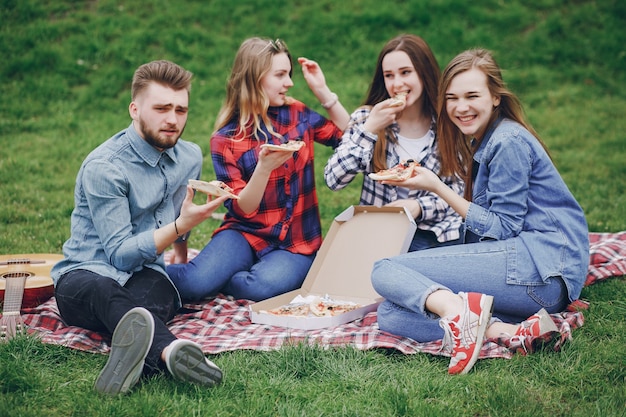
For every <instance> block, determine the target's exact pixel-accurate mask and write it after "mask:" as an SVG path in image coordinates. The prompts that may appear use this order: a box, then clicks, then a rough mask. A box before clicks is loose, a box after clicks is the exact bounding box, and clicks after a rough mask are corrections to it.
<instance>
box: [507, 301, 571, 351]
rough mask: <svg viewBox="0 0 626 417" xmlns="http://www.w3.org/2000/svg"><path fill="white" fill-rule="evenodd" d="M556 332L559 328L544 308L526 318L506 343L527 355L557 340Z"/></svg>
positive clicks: (510, 347)
mask: <svg viewBox="0 0 626 417" xmlns="http://www.w3.org/2000/svg"><path fill="white" fill-rule="evenodd" d="M555 333H559V329H558V328H557V327H556V324H554V321H553V320H552V318H551V317H550V314H548V312H547V311H546V310H545V309H543V308H542V309H541V310H539V311H538V312H537V313H535V314H533V315H532V316H530V317H529V318H527V319H526V320H524V321H523V322H522V323H521V324H520V326H519V328H518V329H517V332H515V334H514V335H513V336H511V337H510V338H509V340H508V341H506V342H505V345H506V346H507V347H508V348H509V349H511V350H514V351H516V352H518V353H521V354H522V355H526V354H528V353H533V352H535V351H536V350H539V349H540V348H542V347H545V346H546V345H548V344H550V343H551V342H555V341H556V338H555V337H554V335H555Z"/></svg>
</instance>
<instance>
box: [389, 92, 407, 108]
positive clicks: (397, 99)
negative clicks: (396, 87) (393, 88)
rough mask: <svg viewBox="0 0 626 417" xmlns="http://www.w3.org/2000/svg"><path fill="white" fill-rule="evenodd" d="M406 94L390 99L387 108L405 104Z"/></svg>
mask: <svg viewBox="0 0 626 417" xmlns="http://www.w3.org/2000/svg"><path fill="white" fill-rule="evenodd" d="M406 95H407V93H406V92H402V93H398V94H396V95H395V96H394V97H392V98H391V99H390V101H389V104H388V105H387V107H400V106H402V105H403V104H405V103H406Z"/></svg>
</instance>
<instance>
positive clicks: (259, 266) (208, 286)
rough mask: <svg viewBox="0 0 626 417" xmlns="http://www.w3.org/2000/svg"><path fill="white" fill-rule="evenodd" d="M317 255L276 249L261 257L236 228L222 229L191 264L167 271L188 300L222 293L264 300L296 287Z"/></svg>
mask: <svg viewBox="0 0 626 417" xmlns="http://www.w3.org/2000/svg"><path fill="white" fill-rule="evenodd" d="M314 258H315V255H300V254H296V253H291V252H289V251H286V250H281V249H275V250H271V251H269V252H267V253H264V254H263V255H261V256H260V257H259V256H257V254H256V253H255V251H254V250H253V249H252V247H251V246H250V244H248V241H247V240H246V239H245V238H244V237H243V235H242V234H241V233H239V232H238V231H236V230H222V231H221V232H219V233H218V234H216V235H215V236H213V238H212V239H211V240H210V241H209V243H208V244H207V245H206V246H205V247H204V249H202V251H201V252H200V253H199V254H198V255H197V256H196V257H195V258H194V259H192V260H191V261H190V262H189V263H186V264H172V265H169V266H168V267H167V273H168V275H169V276H170V278H171V279H172V282H173V283H174V285H175V286H176V288H177V289H178V291H179V292H180V295H181V297H182V298H183V299H184V300H200V299H203V298H206V297H209V296H214V295H216V294H218V293H222V294H225V295H232V296H233V297H235V298H237V299H247V300H252V301H260V300H264V299H266V298H270V297H274V296H276V295H279V294H283V293H285V292H287V291H291V290H295V289H297V288H300V287H301V286H302V282H303V281H304V278H305V277H306V275H307V273H308V272H309V268H310V267H311V264H312V263H313V259H314Z"/></svg>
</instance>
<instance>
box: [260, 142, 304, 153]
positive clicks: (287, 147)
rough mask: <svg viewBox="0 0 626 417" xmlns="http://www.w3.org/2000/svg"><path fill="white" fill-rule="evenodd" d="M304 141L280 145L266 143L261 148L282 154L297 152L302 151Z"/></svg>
mask: <svg viewBox="0 0 626 417" xmlns="http://www.w3.org/2000/svg"><path fill="white" fill-rule="evenodd" d="M303 146H304V141H302V140H290V141H288V142H286V143H281V144H280V145H274V144H273V143H264V144H262V145H261V148H267V149H269V150H270V151H282V152H296V151H299V150H300V149H302V147H303Z"/></svg>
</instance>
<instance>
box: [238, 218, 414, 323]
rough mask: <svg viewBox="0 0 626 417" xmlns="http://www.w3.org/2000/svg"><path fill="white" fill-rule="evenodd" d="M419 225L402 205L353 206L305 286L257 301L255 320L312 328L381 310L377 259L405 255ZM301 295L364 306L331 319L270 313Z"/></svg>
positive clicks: (331, 235) (329, 238)
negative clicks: (374, 276)
mask: <svg viewBox="0 0 626 417" xmlns="http://www.w3.org/2000/svg"><path fill="white" fill-rule="evenodd" d="M416 228H417V226H416V224H415V221H414V220H413V218H412V217H411V215H410V213H409V212H408V211H407V210H406V209H405V208H402V207H374V206H351V207H349V208H348V209H346V210H345V211H343V212H342V213H341V214H339V215H338V216H337V217H335V219H334V221H333V224H332V225H331V227H330V230H329V231H328V234H327V235H326V238H325V239H324V242H323V243H322V246H321V248H320V250H319V252H318V253H317V256H316V257H315V260H314V261H313V264H312V265H311V269H310V270H309V273H308V274H307V276H306V278H305V279H304V282H303V283H302V287H301V288H299V289H297V290H294V291H290V292H288V293H285V294H282V295H278V296H276V297H272V298H270V299H267V300H263V301H260V302H258V303H254V304H251V305H250V312H251V320H252V322H253V323H259V324H268V325H272V326H281V327H291V328H297V329H305V330H311V329H320V328H324V327H333V326H338V325H340V324H344V323H348V322H350V321H353V320H356V319H359V318H361V317H363V316H364V315H366V314H367V313H369V312H371V311H375V310H376V308H377V307H378V304H380V302H381V301H382V297H381V296H380V295H378V294H377V293H376V291H374V288H373V287H372V284H371V274H372V267H373V265H374V262H375V261H377V260H379V259H381V258H385V257H389V256H395V255H399V254H401V253H405V252H406V251H407V250H408V248H409V246H410V244H411V240H412V238H413V234H414V233H415V230H416ZM298 296H301V297H309V296H319V297H325V296H328V297H330V298H331V299H332V300H336V301H342V302H351V303H356V304H358V305H359V307H358V308H356V309H354V310H351V311H348V312H345V313H342V314H338V315H335V316H329V317H326V316H325V317H315V316H307V317H298V316H287V315H284V316H283V315H280V316H279V315H275V314H271V313H267V312H266V311H267V310H271V309H273V308H276V307H280V306H284V305H287V304H289V303H291V302H292V301H293V300H294V299H296V297H298Z"/></svg>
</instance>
